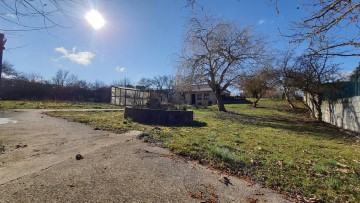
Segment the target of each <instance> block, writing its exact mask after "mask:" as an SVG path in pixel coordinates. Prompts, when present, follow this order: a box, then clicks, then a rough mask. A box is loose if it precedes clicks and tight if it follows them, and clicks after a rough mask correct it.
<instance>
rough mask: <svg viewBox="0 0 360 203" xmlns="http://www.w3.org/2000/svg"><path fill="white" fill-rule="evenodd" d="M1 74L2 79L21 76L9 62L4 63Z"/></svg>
mask: <svg viewBox="0 0 360 203" xmlns="http://www.w3.org/2000/svg"><path fill="white" fill-rule="evenodd" d="M0 72H1V77H10V78H16V77H18V76H19V74H20V73H18V72H17V71H16V70H15V68H14V65H13V64H11V63H9V62H8V61H4V62H3V64H2V71H0ZM0 81H1V80H0Z"/></svg>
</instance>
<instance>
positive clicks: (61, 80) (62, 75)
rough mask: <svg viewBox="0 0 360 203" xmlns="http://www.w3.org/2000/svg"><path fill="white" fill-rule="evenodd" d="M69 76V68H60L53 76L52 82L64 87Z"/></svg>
mask: <svg viewBox="0 0 360 203" xmlns="http://www.w3.org/2000/svg"><path fill="white" fill-rule="evenodd" d="M68 76H69V71H68V70H62V69H59V70H58V71H57V72H56V73H55V76H54V77H53V78H52V82H53V84H54V85H57V86H60V87H64V86H65V84H66V80H67V78H68Z"/></svg>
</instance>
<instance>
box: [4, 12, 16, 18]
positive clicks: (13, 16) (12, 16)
mask: <svg viewBox="0 0 360 203" xmlns="http://www.w3.org/2000/svg"><path fill="white" fill-rule="evenodd" d="M5 16H6V17H9V18H12V19H16V15H15V14H12V13H7V14H5Z"/></svg>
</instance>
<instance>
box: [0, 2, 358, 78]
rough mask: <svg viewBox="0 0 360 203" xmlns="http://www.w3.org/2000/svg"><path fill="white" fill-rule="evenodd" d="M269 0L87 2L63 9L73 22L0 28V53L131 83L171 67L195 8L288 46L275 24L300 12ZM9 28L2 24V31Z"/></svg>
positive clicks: (19, 66) (281, 25)
mask: <svg viewBox="0 0 360 203" xmlns="http://www.w3.org/2000/svg"><path fill="white" fill-rule="evenodd" d="M268 2H269V1H268V0H252V1H248V0H227V1H220V0H198V3H199V4H200V5H201V7H200V6H195V8H189V7H188V8H185V7H184V6H185V4H186V0H151V1H150V0H131V1H128V0H98V1H96V0H93V1H91V0H90V1H88V2H87V3H86V5H84V6H83V8H81V9H80V8H78V7H75V8H68V11H69V12H70V13H71V14H72V17H73V19H72V20H71V21H68V20H66V19H64V18H63V17H61V16H58V17H56V18H58V19H57V20H59V21H62V22H63V23H62V24H63V25H67V26H71V27H70V28H60V27H57V28H53V29H50V30H48V31H45V30H42V31H31V32H15V33H14V32H13V33H5V34H6V37H7V39H8V41H7V44H6V48H9V50H7V51H5V52H4V59H5V60H7V61H9V62H10V63H12V64H13V65H14V67H15V69H16V70H18V71H21V72H24V73H36V74H40V75H42V76H43V77H44V78H45V79H50V78H51V77H52V76H53V75H54V74H55V72H56V71H57V70H58V69H65V70H69V71H70V72H71V73H73V74H76V75H78V76H79V78H80V79H84V80H87V81H90V82H93V81H95V80H100V81H103V82H105V83H107V84H110V83H111V82H112V81H114V80H119V79H122V78H124V77H127V78H129V79H130V80H131V81H132V82H133V83H135V82H137V81H138V80H139V79H140V78H141V77H150V78H151V77H154V76H156V75H164V74H173V73H174V72H175V63H174V62H173V61H174V59H175V58H176V53H178V52H179V50H180V49H181V47H182V40H183V34H184V32H185V30H184V25H185V24H186V21H187V19H188V18H189V17H191V16H192V15H194V13H196V15H203V14H205V13H210V14H213V15H217V16H219V17H223V18H225V19H228V20H231V21H234V22H236V23H239V24H240V25H253V26H254V27H255V30H256V32H258V33H260V34H262V35H264V36H266V37H268V39H269V41H271V45H272V46H273V47H274V48H277V49H282V48H285V47H290V46H291V45H289V43H288V39H286V38H283V37H281V36H279V32H278V29H280V30H281V31H283V32H284V33H286V31H287V26H288V25H289V23H290V22H291V21H296V20H298V19H299V18H300V17H301V15H302V12H303V11H302V9H301V8H300V9H297V7H298V4H297V2H298V1H296V0H293V1H280V3H281V4H280V5H279V9H280V14H279V15H277V13H276V10H275V7H274V6H271V5H269V4H268ZM90 9H97V10H98V11H99V12H100V13H101V14H102V15H103V16H104V18H105V20H106V24H105V26H104V27H103V28H102V29H100V30H94V29H93V28H92V27H91V26H90V25H89V24H88V23H87V22H86V20H85V18H84V16H85V14H86V11H88V10H90ZM2 13H3V14H2V15H4V16H5V15H6V14H5V13H4V12H2ZM5 17H7V18H12V16H11V15H6V16H5ZM1 22H2V21H1ZM2 23H3V22H2ZM13 27H14V25H11V24H6V23H5V24H3V25H1V28H2V29H11V28H13ZM16 47H21V48H16ZM14 48H16V49H14ZM336 62H338V63H343V65H342V67H343V68H344V70H345V71H351V70H352V69H354V68H355V67H356V66H357V64H358V62H359V60H358V58H339V59H337V60H336Z"/></svg>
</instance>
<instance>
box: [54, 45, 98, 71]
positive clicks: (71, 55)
mask: <svg viewBox="0 0 360 203" xmlns="http://www.w3.org/2000/svg"><path fill="white" fill-rule="evenodd" d="M54 50H55V51H56V52H59V53H61V54H62V56H61V58H65V59H68V60H70V61H71V62H74V63H77V64H80V65H84V66H87V65H89V64H91V59H92V58H94V57H95V54H94V53H92V52H89V51H80V52H76V47H74V48H73V49H72V51H68V50H66V49H65V48H64V47H57V48H55V49H54Z"/></svg>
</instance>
